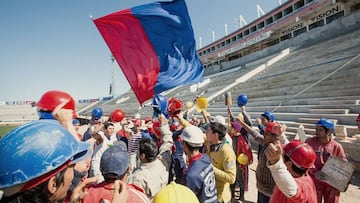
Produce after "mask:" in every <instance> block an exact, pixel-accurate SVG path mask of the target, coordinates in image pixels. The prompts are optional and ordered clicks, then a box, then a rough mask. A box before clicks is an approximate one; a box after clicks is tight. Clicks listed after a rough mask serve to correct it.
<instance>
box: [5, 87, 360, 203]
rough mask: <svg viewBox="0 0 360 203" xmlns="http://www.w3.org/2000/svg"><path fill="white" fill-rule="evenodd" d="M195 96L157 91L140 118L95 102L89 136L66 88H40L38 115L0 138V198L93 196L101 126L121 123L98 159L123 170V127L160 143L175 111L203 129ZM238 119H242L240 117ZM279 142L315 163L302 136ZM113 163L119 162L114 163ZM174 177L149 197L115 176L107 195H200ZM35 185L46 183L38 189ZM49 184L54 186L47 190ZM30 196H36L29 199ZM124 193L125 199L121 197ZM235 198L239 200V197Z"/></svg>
mask: <svg viewBox="0 0 360 203" xmlns="http://www.w3.org/2000/svg"><path fill="white" fill-rule="evenodd" d="M193 102H194V103H193ZM193 102H187V103H183V101H182V100H181V99H179V98H169V99H167V98H166V97H165V96H162V95H155V96H154V97H153V98H152V102H151V107H152V108H153V116H152V118H144V119H141V118H139V117H138V116H137V117H136V118H129V117H126V109H124V110H122V109H114V110H113V111H112V112H111V114H110V115H109V116H108V119H107V120H104V119H102V118H103V117H104V112H103V110H102V109H101V108H94V109H93V110H92V113H91V119H90V123H89V124H88V125H89V126H88V127H89V128H88V133H89V135H88V136H89V137H86V136H85V133H86V132H85V133H84V134H80V133H79V132H76V130H75V133H76V134H77V135H74V131H73V126H79V125H80V122H79V119H77V114H76V111H75V101H74V99H73V98H72V97H71V96H70V95H69V94H67V93H66V92H62V91H48V92H46V93H44V94H43V95H42V97H41V98H40V100H39V101H38V102H37V103H36V106H37V108H38V114H39V118H40V119H39V120H37V121H32V122H29V123H25V124H23V125H21V126H19V127H17V128H15V129H14V130H12V131H11V132H9V133H8V134H6V135H5V136H3V138H1V139H0V157H1V158H0V166H1V167H0V198H1V199H2V200H0V201H1V202H81V201H83V202H92V201H91V200H89V199H86V198H85V197H86V195H90V196H91V194H87V192H86V188H87V187H88V185H87V184H85V183H87V182H86V181H87V179H89V178H90V177H91V175H90V174H91V173H90V172H89V168H90V167H91V164H90V163H89V159H90V160H91V159H93V157H94V153H95V151H94V150H96V147H94V146H95V145H96V144H97V141H99V139H97V138H96V139H94V140H95V141H94V143H95V144H94V143H90V142H88V141H87V140H89V139H91V138H95V137H96V136H99V137H101V136H104V134H105V133H104V131H105V130H104V126H109V125H113V126H114V125H115V124H116V125H119V126H121V127H120V129H117V130H119V131H118V132H114V133H115V134H116V135H117V137H116V139H117V140H116V141H114V142H112V143H111V144H109V145H108V146H107V147H106V149H104V150H103V151H102V152H101V153H102V156H103V157H100V158H101V161H100V160H99V161H100V164H103V163H104V164H105V163H108V162H112V163H118V162H119V165H117V166H113V165H114V164H109V163H108V165H110V166H108V165H101V169H100V171H101V172H102V173H105V171H108V173H111V174H115V175H120V174H116V173H118V171H121V172H122V173H123V172H124V170H126V168H127V166H128V163H126V164H125V163H123V162H124V161H125V162H131V160H130V159H131V158H129V157H128V156H126V158H124V156H122V155H121V156H115V155H114V154H117V153H120V152H126V154H127V152H128V150H129V149H128V148H129V147H130V146H128V143H126V146H125V145H123V144H118V143H119V142H122V141H123V139H122V138H124V136H125V138H126V139H131V137H126V135H124V132H129V131H131V130H133V129H134V128H136V127H141V130H142V131H143V132H144V133H143V134H142V136H143V139H144V136H145V134H147V136H146V139H151V140H152V141H153V142H155V143H156V146H158V147H161V144H162V143H161V137H162V135H161V132H160V130H159V128H160V126H161V121H160V120H159V119H158V118H159V117H160V116H161V115H163V116H164V117H165V118H166V120H167V121H168V124H169V129H170V130H171V132H177V131H178V130H183V129H184V126H183V125H182V123H181V122H180V120H179V119H177V116H178V115H181V117H182V118H184V119H185V120H186V121H188V122H189V124H190V125H194V126H198V127H200V129H201V130H202V132H203V133H204V132H205V131H206V129H207V125H206V120H204V119H202V118H197V117H195V116H192V115H191V111H192V110H196V111H198V112H206V108H207V106H208V103H207V99H206V98H205V97H203V96H199V97H197V98H196V99H195V100H194V101H193ZM247 102H248V98H247V96H246V95H243V94H241V95H239V96H238V97H237V105H238V106H239V107H243V106H245V105H246V104H247ZM61 110H67V111H61ZM66 113H67V114H66ZM69 114H71V115H69ZM205 116H208V115H205ZM261 116H262V117H264V118H266V119H267V120H268V121H269V122H270V123H271V124H270V125H268V126H265V127H266V128H265V131H268V132H271V133H278V128H276V127H277V124H276V123H275V117H274V115H273V114H272V113H271V112H270V111H265V112H263V113H262V114H261ZM220 117H221V116H220ZM239 117H241V115H239ZM212 118H215V117H212ZM69 120H70V121H71V124H72V125H73V126H71V127H69V125H68V124H69V123H68V121H69ZM220 120H221V119H220ZM218 121H219V120H218ZM210 122H211V121H210ZM219 122H220V121H219ZM242 122H243V121H242ZM357 122H358V123H360V114H359V116H358V118H357ZM241 124H242V125H246V124H243V123H241ZM241 124H240V123H238V124H237V123H234V124H232V127H233V128H235V129H238V130H240V129H241V128H242V125H241ZM96 125H98V126H100V127H99V128H98V129H94V126H96ZM316 126H317V127H319V126H320V127H324V128H325V129H329V130H331V131H334V129H335V126H334V124H333V123H332V122H331V121H329V120H328V119H325V118H322V119H320V120H318V121H317V123H316ZM359 126H360V125H359ZM121 130H122V131H121ZM359 130H360V127H359ZM120 131H121V132H122V134H121V133H120ZM125 134H126V133H125ZM180 135H181V133H180ZM127 136H128V135H127ZM103 139H104V138H102V140H101V139H100V142H104V140H103ZM105 139H106V138H105ZM199 139H200V138H199ZM201 139H203V138H201ZM230 139H231V138H230ZM127 141H128V140H127ZM139 142H140V141H139ZM196 142H198V141H196ZM109 143H110V142H109ZM114 146H116V147H114ZM283 146H284V148H283V151H284V153H285V154H286V155H287V156H288V157H289V158H290V159H291V161H292V162H293V163H294V164H295V165H297V166H298V167H300V168H306V169H308V168H311V167H313V166H314V163H315V161H316V153H315V151H314V150H313V149H312V148H311V147H310V145H308V144H305V145H304V142H302V141H299V140H296V141H292V142H288V143H286V145H283ZM117 148H119V149H117ZM114 150H120V151H114ZM176 150H179V148H176V146H175V144H174V146H173V153H180V154H183V151H180V152H179V151H176ZM114 157H122V158H123V159H121V160H114ZM107 159H108V160H107ZM236 159H237V163H239V164H242V165H247V164H249V157H248V156H247V155H245V154H244V153H242V154H240V155H239V156H237V157H236ZM84 162H85V167H84V168H85V169H84V170H82V171H77V170H75V169H76V167H78V166H80V165H81V164H80V163H84ZM120 165H122V166H120ZM74 167H75V169H72V170H73V171H74V172H73V174H71V175H69V174H67V173H66V171H67V170H69V169H70V168H74ZM114 167H118V168H115V169H114ZM134 170H135V169H134ZM77 173H78V174H77ZM59 174H61V175H59ZM103 175H104V174H103ZM106 177H107V176H106ZM172 180H173V179H172ZM172 180H171V178H170V179H169V183H168V185H167V186H164V187H163V188H162V189H161V190H160V191H159V192H158V193H157V194H156V195H153V196H152V197H147V196H146V195H145V193H142V194H139V193H137V192H139V191H142V190H141V188H140V189H134V188H132V189H129V192H128V193H127V194H125V196H122V195H124V194H122V192H124V190H125V189H124V188H123V187H126V188H128V187H130V186H126V185H125V186H124V185H121V184H123V183H122V182H120V183H119V182H116V183H117V185H116V187H115V188H118V191H116V192H112V193H111V197H109V199H110V201H111V200H112V201H113V202H150V198H152V199H151V201H152V202H165V203H166V202H172V203H173V202H189V203H190V202H199V201H201V200H199V199H198V197H196V196H195V194H194V192H193V191H191V190H190V189H189V188H187V187H186V186H184V185H181V184H180V183H179V182H173V181H172ZM50 181H54V182H53V184H52V185H56V187H54V188H51V187H50V186H49V185H47V187H44V186H43V185H44V184H45V183H48V182H50ZM61 181H63V182H61ZM66 181H67V182H66ZM91 183H93V182H91ZM97 184H101V182H97ZM39 187H43V188H45V189H43V188H42V189H38V188H39ZM59 187H63V188H64V189H63V190H60V189H59ZM119 187H120V188H119ZM76 188H78V189H76ZM51 189H54V191H51ZM133 196H136V197H138V198H140V199H141V198H142V201H139V200H138V199H136V198H134V197H133ZM29 198H34V199H33V200H30V199H29ZM132 198H133V199H132ZM124 199H127V200H126V201H123V200H124ZM85 200H87V201H85ZM106 201H107V199H104V201H103V202H106ZM238 202H241V201H240V200H239V201H238Z"/></svg>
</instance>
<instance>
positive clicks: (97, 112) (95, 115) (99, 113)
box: [91, 108, 103, 120]
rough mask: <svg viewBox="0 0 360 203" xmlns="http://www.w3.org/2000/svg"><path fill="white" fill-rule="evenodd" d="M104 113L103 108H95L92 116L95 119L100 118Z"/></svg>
mask: <svg viewBox="0 0 360 203" xmlns="http://www.w3.org/2000/svg"><path fill="white" fill-rule="evenodd" d="M102 115H103V110H102V108H95V109H93V110H92V112H91V116H92V118H93V119H95V120H99V119H100V118H101V116H102Z"/></svg>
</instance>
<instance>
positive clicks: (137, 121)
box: [134, 118, 141, 127]
mask: <svg viewBox="0 0 360 203" xmlns="http://www.w3.org/2000/svg"><path fill="white" fill-rule="evenodd" d="M134 125H135V126H136V127H140V126H141V120H140V119H138V118H136V119H135V120H134Z"/></svg>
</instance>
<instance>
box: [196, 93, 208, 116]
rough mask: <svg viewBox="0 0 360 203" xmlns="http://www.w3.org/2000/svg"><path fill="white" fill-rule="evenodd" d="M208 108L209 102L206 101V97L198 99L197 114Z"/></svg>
mask: <svg viewBox="0 0 360 203" xmlns="http://www.w3.org/2000/svg"><path fill="white" fill-rule="evenodd" d="M207 106H208V100H207V99H206V97H203V96H200V97H199V98H197V99H196V111H197V112H202V111H203V110H205V109H206V108H207Z"/></svg>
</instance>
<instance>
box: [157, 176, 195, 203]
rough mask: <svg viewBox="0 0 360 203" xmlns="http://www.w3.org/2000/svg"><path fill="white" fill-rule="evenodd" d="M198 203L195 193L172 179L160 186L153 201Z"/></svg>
mask: <svg viewBox="0 0 360 203" xmlns="http://www.w3.org/2000/svg"><path fill="white" fill-rule="evenodd" d="M182 202H185V203H193V202H194V203H199V200H198V198H197V197H196V195H195V193H193V191H191V190H190V189H189V188H188V187H186V186H183V185H180V184H177V183H175V182H174V181H173V182H171V183H170V184H168V185H167V186H165V187H164V188H162V189H161V190H160V191H159V192H158V193H157V194H156V195H155V197H154V199H153V203H182Z"/></svg>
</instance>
